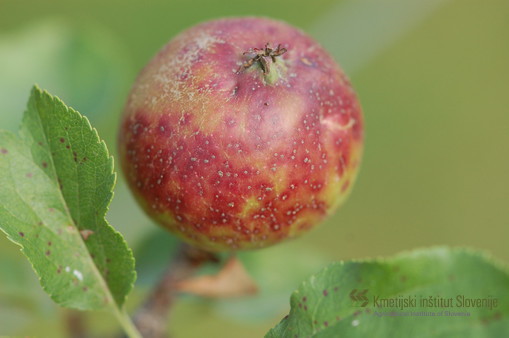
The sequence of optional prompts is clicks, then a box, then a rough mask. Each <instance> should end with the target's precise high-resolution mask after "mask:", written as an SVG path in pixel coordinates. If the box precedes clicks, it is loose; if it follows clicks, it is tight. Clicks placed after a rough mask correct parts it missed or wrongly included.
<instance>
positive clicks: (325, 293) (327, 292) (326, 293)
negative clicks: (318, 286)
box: [323, 289, 329, 297]
mask: <svg viewBox="0 0 509 338" xmlns="http://www.w3.org/2000/svg"><path fill="white" fill-rule="evenodd" d="M328 294H329V291H327V289H325V290H323V295H324V296H326V297H327V295H328Z"/></svg>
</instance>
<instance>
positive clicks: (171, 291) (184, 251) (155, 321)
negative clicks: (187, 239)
mask: <svg viewBox="0 0 509 338" xmlns="http://www.w3.org/2000/svg"><path fill="white" fill-rule="evenodd" d="M210 261H212V262H217V261H218V258H217V257H216V256H215V255H214V254H212V253H209V252H207V251H203V250H200V249H197V248H195V247H192V246H190V245H187V244H181V246H180V248H179V250H178V252H177V254H176V255H175V256H174V258H173V259H172V261H171V263H170V265H169V266H168V269H167V270H166V271H165V272H164V274H163V276H162V278H161V280H160V281H159V283H158V284H157V285H156V287H155V288H154V290H153V291H152V293H151V294H150V296H149V297H148V299H147V300H146V302H145V304H144V305H143V306H142V307H141V309H140V310H139V311H138V312H137V313H136V314H135V316H134V323H135V325H136V327H137V328H138V330H139V331H140V333H141V334H142V335H143V337H145V338H162V337H168V334H167V332H166V328H167V327H168V323H167V318H168V315H169V312H170V308H171V306H172V303H173V300H174V299H175V296H176V295H177V293H178V289H177V287H176V285H177V284H178V283H179V282H181V281H182V280H184V279H187V278H189V277H191V276H192V275H193V274H194V272H195V271H196V270H197V268H198V267H200V266H201V265H202V264H204V263H206V262H210Z"/></svg>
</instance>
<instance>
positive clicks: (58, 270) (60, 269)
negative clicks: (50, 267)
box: [57, 265, 62, 273]
mask: <svg viewBox="0 0 509 338" xmlns="http://www.w3.org/2000/svg"><path fill="white" fill-rule="evenodd" d="M61 272H62V266H61V265H59V266H58V269H57V273H61Z"/></svg>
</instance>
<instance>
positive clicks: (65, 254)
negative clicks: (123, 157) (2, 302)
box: [0, 87, 136, 310]
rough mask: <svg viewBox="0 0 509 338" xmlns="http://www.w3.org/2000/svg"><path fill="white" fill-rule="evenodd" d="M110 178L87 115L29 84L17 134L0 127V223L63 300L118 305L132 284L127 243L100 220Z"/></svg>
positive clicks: (82, 305) (109, 162)
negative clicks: (25, 105) (26, 102)
mask: <svg viewBox="0 0 509 338" xmlns="http://www.w3.org/2000/svg"><path fill="white" fill-rule="evenodd" d="M114 184H115V173H114V171H113V158H112V157H111V156H110V155H109V154H108V150H107V149H106V146H105V144H104V142H102V141H101V140H100V139H99V137H98V135H97V132H96V131H95V130H94V129H92V127H91V126H90V123H89V122H88V120H87V119H86V118H85V117H83V116H81V115H80V114H79V113H78V112H76V111H75V110H73V109H71V108H68V107H67V106H66V105H65V104H64V103H63V102H62V101H60V100H59V99H58V98H55V97H53V96H51V95H50V94H48V93H47V92H43V91H41V90H40V89H38V88H37V87H34V88H33V90H32V93H31V96H30V99H29V102H28V108H27V111H26V112H25V115H24V118H23V123H22V127H21V130H20V133H19V136H18V135H14V134H13V133H11V132H7V131H0V187H1V189H0V228H1V229H2V231H4V232H5V233H6V234H7V236H8V238H9V239H10V240H11V241H13V242H15V243H16V244H18V245H19V246H21V248H22V249H21V250H22V251H23V253H24V254H25V255H26V256H27V258H28V259H29V260H30V262H31V263H32V266H33V268H34V270H35V271H36V273H37V274H38V276H39V278H40V282H41V285H42V287H43V288H44V290H45V291H46V292H47V293H48V294H49V295H50V296H51V298H52V299H53V300H54V301H55V302H56V303H58V304H60V305H62V306H66V307H72V308H77V309H83V310H85V309H87V310H91V309H101V308H106V307H110V306H113V307H115V308H117V309H118V308H120V307H121V306H122V305H123V303H124V300H125V298H126V296H127V294H128V293H129V291H130V290H131V288H132V286H133V283H134V280H135V277H136V275H135V271H134V259H133V257H132V253H131V250H130V249H129V248H128V247H127V244H126V242H125V241H124V239H123V238H122V236H121V235H120V234H119V233H118V232H116V231H115V230H114V229H113V228H112V227H111V226H110V225H109V224H108V223H107V221H106V220H105V214H106V211H107V209H108V205H109V203H110V201H111V199H112V195H113V192H112V191H113V187H114Z"/></svg>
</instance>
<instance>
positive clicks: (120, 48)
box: [0, 0, 509, 338]
mask: <svg viewBox="0 0 509 338" xmlns="http://www.w3.org/2000/svg"><path fill="white" fill-rule="evenodd" d="M238 15H264V16H270V17H273V18H278V19H282V20H285V21H288V22H289V23H292V24H294V25H296V26H298V27H300V28H302V29H303V30H305V31H307V32H308V33H310V34H311V35H313V36H314V37H315V38H316V39H317V40H318V41H319V42H320V43H322V44H323V45H324V46H325V47H326V48H327V49H328V50H329V51H330V52H331V53H332V54H333V55H334V57H335V58H336V60H338V62H339V63H340V64H341V65H342V66H343V68H344V69H345V71H346V72H347V73H348V74H349V76H350V78H351V79H352V82H353V85H354V87H355V88H356V90H357V92H358V94H359V96H360V99H361V102H362V104H363V108H364V113H365V119H366V128H367V130H366V135H367V138H366V152H365V157H364V161H363V165H362V169H361V173H360V176H359V179H358V182H357V184H356V186H355V188H354V191H353V193H352V195H351V197H350V199H349V201H348V202H347V203H346V205H344V206H343V208H342V209H341V210H340V211H339V212H338V213H337V214H336V215H335V216H334V217H332V218H331V219H329V220H328V221H326V222H325V223H324V224H323V225H321V226H320V227H318V228H317V229H316V230H314V231H312V232H311V233H310V234H308V235H307V236H304V237H302V238H300V239H298V240H295V241H293V242H289V243H284V244H281V245H279V246H276V247H273V248H269V249H266V250H262V251H254V252H248V253H244V254H242V259H243V260H244V262H245V264H246V266H247V267H248V270H249V271H250V273H251V274H252V275H253V277H254V278H255V279H256V280H257V281H258V283H259V285H260V288H261V294H260V295H259V296H257V297H254V298H246V299H238V300H222V301H210V300H203V299H199V298H195V297H183V298H182V299H181V301H180V302H179V303H178V304H177V305H176V307H175V308H174V312H173V313H172V316H171V322H170V323H169V325H170V326H171V331H172V332H173V333H174V335H175V337H179V338H186V337H232V338H233V337H260V336H262V335H263V334H264V333H265V332H266V331H267V330H268V329H269V328H270V327H272V326H274V325H275V324H276V323H277V322H278V321H279V320H280V319H281V317H282V316H283V315H284V314H286V313H287V312H288V309H289V296H290V293H291V291H292V290H293V289H295V288H296V287H297V285H298V284H299V283H300V281H301V280H302V279H304V278H305V277H306V276H308V275H309V274H312V273H314V272H316V271H318V270H319V269H320V268H321V267H323V266H325V265H326V264H327V263H328V262H330V261H335V260H342V259H350V258H364V257H375V256H386V255H390V254H393V253H396V252H399V251H402V250H409V249H411V248H414V247H423V246H431V245H437V244H447V245H453V246H458V245H459V246H471V247H475V248H480V249H484V250H487V251H489V252H491V253H492V254H493V255H495V256H496V257H498V258H500V259H502V260H503V261H505V262H509V245H508V238H509V212H508V211H509V175H508V174H509V2H508V1H506V0H499V1H493V0H490V1H486V0H485V1H481V0H478V1H473V0H456V1H452V0H451V1H446V0H442V1H439V0H426V1H422V0H414V1H408V0H407V1H405V0H386V1H381V0H372V1H368V0H361V1H354V0H351V1H336V0H316V1H303V0H293V1H279V2H276V1H274V0H258V1H253V2H231V1H226V0H215V1H207V0H201V1H184V0H179V1H156V0H152V1H145V2H141V1H127V0H124V1H105V0H101V1H98V0H89V1H68V0H59V1H57V0H51V1H48V0H47V1H40V0H31V1H20V0H2V1H0V128H2V129H10V130H16V128H17V125H18V124H19V122H20V119H21V116H22V113H23V110H24V106H25V103H26V100H27V98H28V94H29V90H30V87H31V86H32V84H33V83H38V84H39V85H40V86H41V87H42V88H45V89H47V90H49V91H50V92H51V93H52V94H55V95H57V96H59V97H61V98H62V99H63V100H64V101H65V102H66V103H67V104H69V105H71V106H73V107H74V108H76V109H78V110H79V111H80V112H81V113H83V114H85V115H87V116H88V117H89V118H90V120H91V121H92V124H93V125H94V126H96V127H97V128H98V130H99V133H100V135H101V136H102V137H103V138H104V139H106V141H107V142H108V145H109V147H110V150H111V151H112V152H115V151H116V145H115V138H116V136H115V134H116V130H117V121H118V116H119V113H120V111H121V109H122V106H123V102H124V100H125V98H126V95H127V92H128V90H129V88H130V85H131V83H132V82H133V80H134V77H135V76H136V74H137V72H138V71H139V70H140V69H141V68H142V67H143V65H144V64H145V63H147V62H148V60H149V59H150V58H151V57H152V56H153V55H154V54H155V53H156V52H157V51H158V49H159V48H161V47H162V45H163V44H165V43H166V42H167V41H168V40H169V39H171V38H172V37H173V36H174V35H175V34H177V33H178V32H179V31H181V30H182V29H184V28H186V27H189V26H191V25H193V24H195V23H198V22H200V21H203V20H207V19H212V18H218V17H222V16H238ZM0 188H1V187H0ZM108 219H109V220H110V222H111V224H113V226H114V227H116V228H117V229H118V230H119V231H120V232H122V233H123V234H124V236H125V237H126V239H127V241H128V243H129V245H130V246H131V247H132V248H133V250H134V252H135V256H136V259H137V270H138V274H139V277H138V282H137V284H136V288H135V291H134V293H133V295H132V296H131V297H130V299H129V302H128V306H129V307H130V308H131V309H132V308H135V307H136V306H137V305H138V304H139V302H140V301H141V300H142V299H143V296H144V294H145V293H146V291H147V290H148V288H149V286H150V285H151V284H152V283H153V282H154V281H155V279H156V277H157V275H158V274H159V273H160V272H161V271H162V269H163V268H164V264H165V262H166V261H167V260H168V257H169V255H170V253H171V251H172V250H173V248H174V246H175V240H174V239H173V238H172V237H171V236H170V235H169V234H166V233H165V232H163V231H162V230H160V229H158V228H157V227H156V226H155V225H154V224H152V223H151V222H150V221H149V220H148V219H147V218H146V217H145V216H144V215H143V213H142V212H141V211H140V209H139V208H138V207H137V206H136V205H135V203H134V201H133V199H132V198H131V196H130V194H129V192H128V190H127V189H126V186H125V184H124V182H123V180H122V177H120V178H119V182H118V185H117V188H116V192H115V199H114V202H113V203H112V205H111V208H110V212H109V215H108ZM72 315H73V313H70V312H68V311H67V310H62V309H60V308H58V307H57V306H56V305H54V304H53V303H52V302H51V301H50V300H49V297H48V296H46V295H45V294H44V292H43V291H42V290H41V288H40V286H39V285H38V281H37V277H36V276H35V274H34V273H33V272H32V271H31V268H30V265H29V263H28V262H27V260H26V259H25V258H24V257H23V256H22V254H21V253H20V252H19V250H18V248H17V247H16V246H15V245H14V244H12V243H10V242H9V241H8V240H7V239H6V238H5V236H3V235H2V236H0V335H38V336H48V337H49V336H51V337H60V336H66V335H67V332H68V329H67V327H66V325H68V323H69V320H68V318H69V316H72ZM85 320H86V321H87V322H88V324H89V325H90V326H91V329H90V330H91V334H93V335H94V336H96V337H101V336H108V335H111V334H113V333H115V332H116V330H118V327H117V326H116V324H115V321H114V319H113V318H112V317H109V315H104V314H102V313H89V314H87V315H86V318H85Z"/></svg>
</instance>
